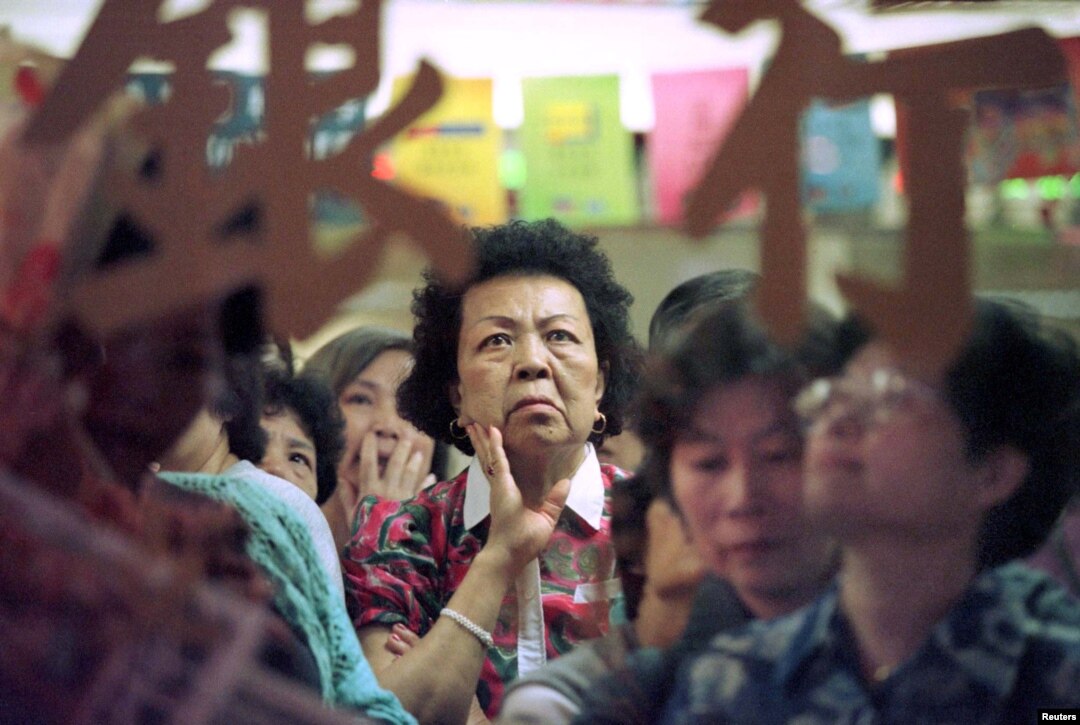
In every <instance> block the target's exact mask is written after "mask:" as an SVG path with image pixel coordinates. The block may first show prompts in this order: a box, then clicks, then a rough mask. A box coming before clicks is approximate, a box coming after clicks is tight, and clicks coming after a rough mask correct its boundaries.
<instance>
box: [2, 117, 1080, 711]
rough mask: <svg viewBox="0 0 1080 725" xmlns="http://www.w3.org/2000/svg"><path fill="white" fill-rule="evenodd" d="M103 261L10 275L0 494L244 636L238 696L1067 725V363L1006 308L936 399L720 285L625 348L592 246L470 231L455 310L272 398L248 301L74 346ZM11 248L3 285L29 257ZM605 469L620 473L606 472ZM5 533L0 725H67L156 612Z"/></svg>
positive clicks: (83, 254) (976, 338) (78, 257)
mask: <svg viewBox="0 0 1080 725" xmlns="http://www.w3.org/2000/svg"><path fill="white" fill-rule="evenodd" d="M11 138H12V136H10V135H9V136H7V137H6V139H7V140H6V141H5V145H4V146H3V147H2V148H0V156H3V158H4V159H6V160H7V162H8V163H11V164H14V165H13V166H11V167H10V168H22V167H20V166H19V163H20V162H22V161H25V160H26V159H25V158H24V157H21V156H19V154H24V153H31V154H32V153H34V152H33V151H29V152H23V151H20V150H18V149H17V148H16V147H15V146H14V145H13V142H12V141H11ZM50 163H52V161H50ZM76 191H81V190H79V189H76ZM5 211H8V210H5ZM10 218H11V217H10V215H9V216H8V217H7V219H8V222H7V223H10ZM107 227H108V228H107V230H106V231H105V233H104V234H102V235H101V238H100V239H92V238H83V237H81V236H78V235H74V236H72V237H71V238H64V239H61V240H60V245H59V246H58V247H54V249H53V251H54V252H55V253H56V254H57V257H58V259H59V262H58V265H60V267H61V268H62V269H63V271H64V273H63V274H61V275H57V276H56V277H55V279H50V280H46V281H47V282H48V283H49V284H50V285H52V286H51V287H49V289H48V294H46V295H44V296H43V297H42V298H41V299H40V300H37V301H35V305H36V306H35V307H34V308H33V309H28V308H27V307H26V305H25V304H22V303H21V300H23V299H24V298H22V297H16V296H14V295H13V293H12V290H15V289H16V288H17V286H18V285H19V284H20V276H19V274H18V273H15V272H12V273H8V272H7V270H5V274H4V276H3V277H2V278H0V280H2V281H3V283H4V285H6V286H5V289H4V293H5V294H4V297H3V299H4V307H3V309H2V310H0V311H2V313H3V320H2V326H0V333H2V335H3V339H2V345H0V375H2V378H0V387H2V388H3V391H4V393H3V394H4V398H3V410H2V411H0V414H2V416H3V421H4V424H3V426H0V464H2V468H3V482H4V485H5V486H6V485H8V484H7V481H8V479H9V478H10V479H11V480H12V481H16V482H17V483H18V485H19V486H22V487H25V488H29V489H32V490H34V491H36V492H38V493H39V494H41V495H42V496H46V497H49V498H50V499H59V500H62V501H64V502H66V503H65V505H66V506H67V507H68V509H69V510H73V511H75V512H76V514H75V515H76V516H77V517H79V519H81V520H83V521H86V522H89V523H91V524H92V525H93V526H94V527H96V528H97V529H100V530H101V531H103V532H108V535H109V536H116V537H120V540H122V541H125V542H127V545H128V546H131V547H133V548H134V549H137V550H139V551H144V552H146V553H147V554H148V555H151V554H152V555H155V556H161V557H164V558H166V559H168V560H170V561H176V562H180V563H181V564H182V566H180V567H179V569H180V570H181V571H183V572H185V576H186V578H182V577H181V578H178V580H177V581H179V582H180V584H183V583H185V582H186V583H188V584H190V583H191V582H198V583H211V584H212V585H213V586H214V587H215V590H216V591H224V592H226V593H227V594H228V596H230V597H233V598H235V599H238V600H241V601H243V602H244V603H245V604H246V605H247V606H249V607H251V608H252V611H256V610H257V611H259V612H261V615H260V616H261V619H260V621H264V622H265V626H264V627H263V630H264V631H262V632H261V635H260V638H259V642H260V644H259V649H258V652H257V654H256V661H257V663H258V665H259V666H260V667H263V668H265V669H267V670H269V671H271V672H273V673H274V676H275V677H278V678H281V680H282V681H283V682H286V681H287V682H288V683H290V686H295V687H296V688H299V690H301V691H304V692H308V693H311V694H312V696H313V697H314V698H315V699H316V700H318V701H319V702H321V703H323V704H324V705H326V706H327V707H329V708H333V709H335V710H337V711H344V712H346V713H349V714H350V716H353V717H355V718H358V719H362V718H369V719H372V720H376V721H382V722H394V723H411V722H417V721H419V722H424V723H429V722H430V723H444V722H449V723H463V722H470V723H482V722H487V721H495V722H503V723H537V722H543V723H555V722H567V723H569V722H588V723H595V722H635V723H638V722H640V723H652V722H661V723H690V722H695V723H696V722H702V723H705V722H708V723H781V722H803V723H836V722H877V721H882V722H927V723H933V722H941V723H944V722H971V723H974V722H979V723H996V722H1000V723H1019V722H1035V721H1036V715H1035V713H1036V712H1037V711H1038V710H1039V709H1048V708H1080V600H1078V599H1077V598H1076V597H1077V591H1076V589H1077V580H1076V568H1075V567H1076V558H1075V557H1076V551H1075V547H1074V546H1073V544H1071V543H1070V539H1069V538H1068V537H1067V536H1066V533H1067V532H1068V530H1069V529H1068V528H1067V527H1068V526H1070V525H1071V524H1070V523H1069V522H1070V521H1072V518H1070V516H1072V517H1073V518H1074V517H1075V513H1074V512H1075V510H1076V507H1077V503H1076V502H1077V501H1078V500H1080V355H1078V352H1077V344H1076V342H1075V340H1073V339H1071V338H1070V337H1069V336H1068V335H1067V334H1064V333H1062V332H1060V331H1055V330H1054V329H1053V327H1052V326H1051V325H1048V324H1047V323H1046V321H1045V320H1042V319H1040V318H1039V316H1038V315H1037V314H1035V313H1034V312H1033V311H1032V310H1030V309H1028V308H1026V307H1024V306H1022V305H1020V304H1018V303H1015V302H1006V301H1002V300H993V299H979V300H977V301H976V303H975V305H974V318H973V324H972V331H971V334H970V337H969V339H968V340H967V341H966V343H965V344H964V345H963V346H962V348H961V352H960V354H959V356H958V357H957V358H956V359H955V360H954V361H953V362H952V363H951V364H950V366H949V367H948V368H947V369H945V370H942V371H939V372H937V373H936V374H933V375H928V374H927V373H926V371H925V370H922V369H919V370H915V369H911V368H909V367H908V365H907V364H906V360H905V356H904V351H903V350H898V349H895V348H893V347H892V346H891V345H890V343H889V342H888V341H887V340H885V339H881V338H879V337H877V336H876V335H875V331H874V329H873V327H872V325H871V324H870V321H869V320H866V319H863V318H861V317H860V316H859V315H858V314H857V313H855V314H852V315H850V316H848V317H847V318H845V319H843V320H839V319H835V318H834V317H833V316H832V315H830V314H829V313H827V312H825V311H823V310H820V309H817V308H814V309H812V310H811V311H810V313H809V314H808V315H807V319H808V320H809V323H808V325H807V327H806V330H805V332H804V336H803V339H802V340H801V342H799V343H798V344H796V345H782V344H780V343H778V342H777V341H775V340H774V339H773V338H772V337H771V336H770V332H769V330H768V329H767V328H766V327H765V326H764V325H763V324H762V323H761V322H760V321H759V320H758V318H757V316H756V315H755V311H754V310H755V308H754V291H755V288H756V286H757V284H758V277H757V275H755V274H752V273H750V272H746V271H743V270H719V271H716V272H712V273H708V274H705V275H703V276H701V277H697V278H694V279H691V280H689V281H687V282H686V283H684V284H682V285H680V286H679V287H677V288H676V289H674V290H672V292H671V293H670V294H669V295H668V297H667V298H665V300H664V301H663V302H662V303H661V305H660V307H659V308H658V309H657V311H656V313H655V314H654V316H653V322H652V325H651V326H650V339H649V345H648V349H647V350H645V349H643V348H642V346H640V345H639V343H638V342H637V341H636V340H635V339H634V337H633V335H632V334H631V325H630V307H631V304H632V301H633V297H632V295H631V293H630V291H628V290H627V289H626V288H624V287H623V286H622V285H621V284H620V283H619V282H618V281H617V280H616V278H615V275H614V273H613V270H612V267H611V264H610V262H609V260H608V259H607V257H606V256H605V255H604V253H603V252H602V250H601V248H600V246H599V243H598V241H597V239H596V238H594V237H590V236H587V235H583V234H579V233H575V232H573V231H571V230H569V229H567V228H566V227H564V226H562V225H561V224H559V223H557V222H555V221H553V220H546V221H540V222H520V221H518V222H511V223H509V224H505V225H500V226H494V227H487V228H476V229H473V230H471V232H472V241H473V249H474V255H475V264H474V268H473V273H472V276H471V277H470V278H469V280H468V281H467V282H466V283H465V284H462V285H453V286H452V285H449V284H448V283H446V282H444V281H443V280H441V279H440V278H439V277H437V276H436V275H435V274H433V273H432V274H428V275H427V276H426V277H425V278H424V280H423V282H422V285H421V286H420V287H419V288H418V289H417V290H416V292H415V293H414V301H413V309H412V311H413V314H414V318H415V327H414V328H413V329H412V330H411V332H406V331H396V330H389V329H381V328H362V329H357V330H352V331H349V332H346V333H345V334H343V335H341V336H339V337H337V338H335V339H333V340H332V341H330V342H328V343H327V344H325V345H324V346H323V347H321V348H320V349H318V350H317V351H316V352H314V353H313V354H312V355H310V356H309V357H308V358H307V359H306V360H304V361H301V363H302V364H299V365H298V364H297V363H296V361H294V360H293V358H292V355H291V353H290V351H289V348H288V345H287V344H280V343H278V344H270V345H267V344H266V342H267V340H268V339H270V338H271V336H270V335H269V334H268V332H269V331H267V330H265V329H264V326H263V321H262V319H261V315H260V296H259V291H258V290H257V289H244V290H239V291H235V292H234V293H231V294H229V295H228V296H226V297H224V298H222V299H211V300H201V301H193V302H192V304H191V305H190V306H189V307H188V308H186V309H183V310H180V311H177V312H174V313H171V314H169V315H167V316H163V317H161V318H159V319H154V320H150V321H147V322H145V323H143V324H140V325H139V326H138V327H137V328H131V329H124V330H121V331H119V332H116V333H113V334H110V335H109V336H107V337H105V338H104V339H99V338H98V337H96V336H95V335H94V333H93V332H92V331H89V330H86V329H84V328H83V327H82V326H81V325H80V323H79V320H78V317H77V316H74V315H70V314H67V313H68V312H70V310H66V308H65V307H64V306H63V304H62V302H63V300H64V297H65V293H66V290H67V289H70V286H71V285H73V284H74V283H75V282H76V281H77V280H78V279H80V278H82V277H85V276H88V275H92V274H94V272H95V270H97V269H100V268H101V267H103V266H107V265H111V264H118V263H122V262H123V261H124V260H125V259H127V258H128V257H129V256H131V255H136V254H139V253H140V250H141V249H142V248H143V242H144V240H145V238H146V236H147V235H148V234H149V232H148V231H147V230H140V229H137V228H136V227H134V226H133V225H132V223H131V221H130V220H118V221H116V222H115V223H112V224H110V225H107ZM73 229H76V227H73ZM5 241H6V243H7V244H8V246H7V247H6V248H5V249H4V250H3V252H4V255H5V258H4V260H3V261H4V263H5V264H12V265H17V264H19V263H20V260H22V259H25V258H27V257H28V256H29V255H30V254H32V253H34V252H35V249H38V248H37V247H34V246H32V242H33V241H34V239H33V238H32V236H30V237H27V238H26V240H21V239H20V238H19V237H18V235H12V234H9V235H8V236H6V237H5ZM20 241H22V242H25V243H24V245H23V246H22V247H19V246H18V244H19V243H20ZM13 260H14V261H13ZM11 269H12V270H14V269H15V267H14V266H13V267H12V268H11ZM20 305H22V306H20ZM914 324H922V325H925V326H926V327H927V328H928V334H929V333H930V332H931V330H930V329H929V327H930V325H929V322H927V321H921V322H919V321H916V323H914ZM613 439H616V440H617V439H622V441H623V442H624V443H625V442H626V441H634V440H635V439H636V443H630V444H626V447H625V448H624V447H623V446H621V445H620V446H612V445H611V440H613ZM451 447H453V448H456V449H457V450H458V451H459V452H460V453H461V454H462V455H463V456H465V457H466V458H467V464H466V465H465V466H464V467H463V469H462V470H452V469H450V468H449V461H450V460H451V457H450V456H449V455H448V451H449V449H450V448H451ZM623 450H631V451H634V450H636V451H639V452H640V453H638V454H634V455H631V456H630V457H629V458H628V459H627V460H628V461H629V462H628V463H626V464H624V465H623V466H620V465H618V462H614V463H613V462H612V460H611V459H612V458H613V457H614V458H618V455H617V453H616V452H617V451H623ZM602 451H603V455H601V452H602ZM642 454H643V457H642ZM639 459H640V462H639ZM0 492H2V487H0ZM26 527H27V529H26V530H25V531H22V530H14V531H13V530H5V531H4V533H3V534H2V539H0V589H2V591H0V600H2V602H0V631H3V632H5V636H6V637H11V642H12V643H13V644H12V645H11V646H7V647H3V648H0V649H3V650H4V651H3V652H0V721H3V722H15V721H18V722H61V721H64V722H66V721H69V720H70V719H77V716H78V713H79V712H81V711H80V710H79V708H80V707H81V706H82V703H83V700H82V699H81V698H82V697H83V696H84V695H85V692H84V690H82V689H80V687H82V686H83V685H85V687H86V688H90V689H93V685H94V681H95V677H96V675H95V674H94V673H96V672H97V671H98V670H103V669H105V665H104V664H103V663H102V662H101V661H100V658H98V659H95V657H94V652H95V647H100V646H101V643H102V642H104V641H107V638H108V637H109V636H112V635H115V633H117V632H118V631H121V630H122V629H123V628H124V627H125V626H130V627H131V629H133V630H136V631H143V630H151V631H156V630H154V627H155V626H157V627H164V630H165V631H167V630H168V622H167V621H165V623H164V624H162V617H163V616H164V615H163V614H162V613H163V612H168V611H173V609H168V608H167V605H166V603H165V600H166V599H168V598H170V597H173V598H175V597H176V596H177V594H176V591H177V590H175V589H165V590H162V591H160V592H157V593H155V592H153V591H151V592H150V593H147V594H143V595H139V596H143V597H145V598H148V600H151V604H150V605H147V606H146V607H145V608H143V609H145V612H143V610H142V609H139V608H137V607H135V606H134V605H131V606H126V605H125V606H120V607H115V608H114V607H111V606H110V605H109V604H108V603H107V602H105V601H104V600H102V601H97V600H94V599H93V598H92V597H89V595H87V594H86V591H87V586H88V584H87V582H88V581H91V580H93V578H94V576H99V577H101V578H107V573H104V572H100V573H98V574H96V575H95V574H94V572H89V573H87V574H86V577H89V579H84V578H83V577H81V576H58V577H57V579H58V580H57V581H55V582H50V585H51V586H50V587H44V586H43V585H42V584H41V582H42V581H43V579H33V580H31V578H30V577H29V575H28V574H27V572H26V571H25V569H24V568H23V566H22V563H23V560H22V559H20V558H19V557H20V556H22V554H19V553H18V552H25V551H26V547H27V546H28V543H27V542H28V541H30V540H32V538H33V535H34V533H33V531H31V530H30V523H27V524H26ZM1070 547H1073V548H1072V549H1070ZM1051 565H1052V566H1051ZM56 566H57V567H59V566H60V565H59V564H56ZM1070 567H1071V568H1070ZM58 571H59V569H58ZM1047 572H1049V573H1047ZM1070 574H1071V578H1070ZM1055 577H1056V578H1055ZM35 582H36V583H35ZM180 584H178V585H177V586H180ZM1070 586H1071V587H1072V589H1071V591H1070V588H1069V587H1070ZM35 587H36V588H35ZM117 596H121V595H117ZM127 596H129V597H132V598H134V597H135V596H136V595H134V594H131V593H130V592H129V594H128V595H127ZM75 601H77V602H78V603H79V605H80V606H81V607H84V608H87V609H89V610H90V611H95V610H94V607H95V604H94V602H95V601H97V605H96V606H97V607H98V608H99V609H100V610H101V611H100V616H98V617H91V618H90V619H88V620H86V621H87V622H89V624H86V625H85V626H83V627H82V628H70V629H69V630H65V631H64V632H63V633H61V632H59V630H55V631H53V632H52V633H51V634H50V635H49V636H48V637H45V635H42V637H44V641H47V643H48V647H45V648H44V649H43V648H42V647H41V646H40V645H41V642H42V638H41V637H39V638H37V639H34V638H33V637H31V636H30V635H29V634H26V632H36V631H37V630H33V629H32V628H29V629H28V628H25V627H24V624H25V623H28V622H38V621H39V620H40V619H41V614H42V613H43V612H51V611H53V609H51V608H50V607H55V606H56V605H57V603H58V602H59V603H64V602H75ZM128 604H131V602H128ZM174 608H175V607H174ZM137 609H139V611H136V610H137ZM129 610H130V611H129ZM80 611H81V610H80ZM140 612H142V613H140ZM166 620H167V618H166ZM16 634H19V636H18V637H16ZM61 635H63V636H61ZM80 678H81V679H80ZM63 683H68V684H67V685H66V693H65V694H66V697H59V698H57V697H53V696H52V695H51V694H50V693H55V692H58V691H62V690H64V689H65V686H64V684H63ZM71 683H77V684H78V683H81V684H79V686H78V687H76V686H73V685H72V684H71ZM87 683H89V684H87Z"/></svg>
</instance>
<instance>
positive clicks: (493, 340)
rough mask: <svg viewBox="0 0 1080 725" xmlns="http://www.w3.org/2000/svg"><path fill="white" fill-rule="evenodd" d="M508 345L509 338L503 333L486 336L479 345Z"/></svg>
mask: <svg viewBox="0 0 1080 725" xmlns="http://www.w3.org/2000/svg"><path fill="white" fill-rule="evenodd" d="M509 344H510V336H509V335H507V334H506V333H505V332H497V333H495V334H494V335H488V336H487V337H485V338H484V341H483V342H482V343H480V347H503V346H505V345H509Z"/></svg>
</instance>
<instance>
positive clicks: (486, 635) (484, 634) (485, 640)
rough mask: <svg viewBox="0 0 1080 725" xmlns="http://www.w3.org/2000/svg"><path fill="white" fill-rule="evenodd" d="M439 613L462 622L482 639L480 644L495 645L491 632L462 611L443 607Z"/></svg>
mask: <svg viewBox="0 0 1080 725" xmlns="http://www.w3.org/2000/svg"><path fill="white" fill-rule="evenodd" d="M439 614H440V616H441V615H443V614H445V615H446V616H447V617H450V619H452V620H454V621H455V622H457V623H458V624H460V625H461V626H462V627H464V628H465V630H466V631H467V632H468V633H469V634H471V635H472V636H474V637H476V638H477V639H478V640H480V644H482V645H484V647H485V648H487V649H491V648H492V647H494V646H495V640H494V639H492V638H491V633H490V632H488V631H486V630H485V629H484V628H483V627H481V626H480V625H479V624H477V623H476V622H474V621H472V620H471V619H469V618H468V617H466V616H465V615H464V614H462V613H461V612H455V611H454V610H453V609H451V608H450V607H443V609H442V611H441V612H440V613H439Z"/></svg>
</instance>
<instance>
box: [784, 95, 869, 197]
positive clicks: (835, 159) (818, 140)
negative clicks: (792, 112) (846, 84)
mask: <svg viewBox="0 0 1080 725" xmlns="http://www.w3.org/2000/svg"><path fill="white" fill-rule="evenodd" d="M880 174H881V144H880V141H879V140H878V138H877V136H876V135H874V130H873V128H872V127H871V125H870V101H869V100H859V101H855V102H854V103H847V104H844V105H830V104H827V103H825V102H824V101H820V100H816V101H814V102H813V103H811V104H810V107H809V108H808V109H807V110H806V112H805V114H804V115H803V118H802V194H803V201H804V203H806V204H807V205H809V207H810V208H811V209H813V210H814V211H827V212H842V211H855V210H858V209H866V208H869V207H873V206H874V205H875V204H877V202H878V198H879V197H880V194H881V190H880V188H879V184H880Z"/></svg>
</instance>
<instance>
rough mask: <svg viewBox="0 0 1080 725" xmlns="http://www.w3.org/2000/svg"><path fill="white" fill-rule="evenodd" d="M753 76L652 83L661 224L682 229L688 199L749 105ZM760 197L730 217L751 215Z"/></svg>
mask: <svg viewBox="0 0 1080 725" xmlns="http://www.w3.org/2000/svg"><path fill="white" fill-rule="evenodd" d="M749 83H750V76H749V73H748V71H747V70H746V69H745V68H732V69H727V70H709V71H693V72H685V73H658V74H656V75H654V76H653V77H652V90H653V101H654V104H655V106H656V125H655V127H654V129H653V132H652V134H650V136H649V145H648V156H649V169H650V171H651V173H652V187H653V189H652V190H653V200H654V203H655V209H656V220H657V221H658V222H660V223H662V224H674V223H678V222H679V221H680V220H681V219H682V214H683V197H684V196H685V195H686V193H687V192H688V191H690V190H691V189H692V188H693V187H694V186H695V185H696V184H697V183H698V181H699V180H700V177H701V173H702V172H703V170H704V167H705V164H706V163H707V162H708V161H709V159H710V158H712V156H713V155H714V154H715V153H716V150H717V149H718V148H719V147H720V144H721V142H722V141H723V140H724V137H725V136H727V133H728V130H729V129H730V128H731V125H732V124H733V123H734V122H735V119H736V118H738V116H739V113H740V112H741V111H742V108H743V106H744V105H745V104H746V98H747V94H748V92H749ZM754 198H756V197H755V196H754V195H751V194H747V195H744V196H743V201H742V203H741V204H740V205H739V208H738V209H737V210H736V211H735V212H733V213H730V214H728V215H726V216H728V217H730V216H733V215H738V214H741V213H745V212H747V211H751V210H752V209H753V208H754V206H755V204H754V201H753V199H754Z"/></svg>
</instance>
